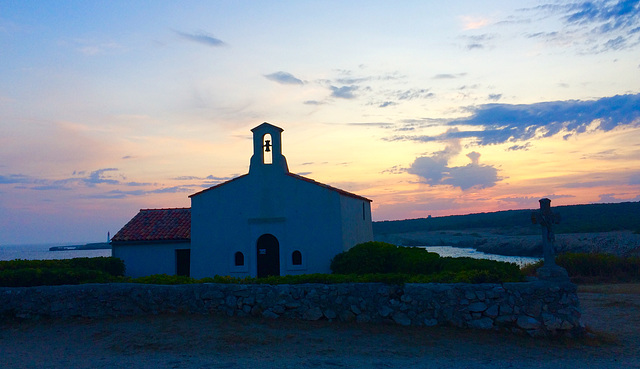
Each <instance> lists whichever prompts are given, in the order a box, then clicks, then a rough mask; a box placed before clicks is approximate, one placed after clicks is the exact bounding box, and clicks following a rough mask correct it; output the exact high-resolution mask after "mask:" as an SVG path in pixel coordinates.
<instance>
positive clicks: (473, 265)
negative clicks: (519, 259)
mask: <svg viewBox="0 0 640 369" xmlns="http://www.w3.org/2000/svg"><path fill="white" fill-rule="evenodd" d="M331 270H332V271H333V273H334V274H356V275H361V274H367V273H378V274H387V273H396V274H405V275H409V276H416V277H415V278H412V279H410V280H412V281H416V283H417V281H424V282H425V283H426V282H446V283H450V282H466V283H498V282H517V281H521V280H522V279H523V275H522V273H521V271H520V268H519V267H518V266H517V265H516V264H513V263H505V262H499V261H494V260H485V259H473V258H449V257H445V258H441V257H440V256H439V255H438V254H436V253H432V252H427V251H426V250H424V249H422V248H417V247H415V248H414V247H398V246H395V245H391V244H388V243H384V242H366V243H362V244H359V245H356V246H354V247H353V248H351V249H349V250H348V251H345V252H343V253H340V254H338V255H336V256H335V257H334V258H333V260H332V261H331ZM418 276H419V277H418Z"/></svg>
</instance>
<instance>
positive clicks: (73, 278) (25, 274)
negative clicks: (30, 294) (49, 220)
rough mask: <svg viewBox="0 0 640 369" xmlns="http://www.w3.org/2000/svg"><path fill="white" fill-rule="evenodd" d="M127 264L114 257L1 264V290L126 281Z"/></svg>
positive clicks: (14, 261)
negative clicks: (125, 267)
mask: <svg viewBox="0 0 640 369" xmlns="http://www.w3.org/2000/svg"><path fill="white" fill-rule="evenodd" d="M123 275H124V262H123V261H122V260H120V259H117V258H113V257H97V258H76V259H63V260H10V261H0V286H2V287H31V286H44V285H49V286H54V285H63V284H82V283H108V282H116V281H122V280H123V279H124V278H123V277H122V276H123Z"/></svg>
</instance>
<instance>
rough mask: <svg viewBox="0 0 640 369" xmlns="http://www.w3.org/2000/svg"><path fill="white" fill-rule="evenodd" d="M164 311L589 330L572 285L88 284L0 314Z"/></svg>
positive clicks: (36, 297)
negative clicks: (584, 322)
mask: <svg viewBox="0 0 640 369" xmlns="http://www.w3.org/2000/svg"><path fill="white" fill-rule="evenodd" d="M159 313H200V314H227V315H229V316H261V317H266V318H272V319H280V318H288V319H302V320H319V319H325V320H330V321H335V320H338V321H357V322H375V323H395V324H400V325H405V326H408V325H412V326H434V325H451V326H456V327H463V328H477V329H489V330H491V329H492V330H507V331H512V332H518V333H525V334H529V335H532V336H556V335H569V336H576V335H580V334H581V333H582V332H583V326H582V324H581V322H580V310H579V302H578V297H577V294H576V286H575V285H573V284H571V283H569V282H563V283H553V282H546V281H540V280H538V281H532V282H525V283H504V284H435V283H434V284H431V283H429V284H405V285H403V286H399V285H387V284H381V283H345V284H328V285H325V284H300V285H236V284H191V285H173V286H166V285H146V284H85V285H77V286H47V287H24V288H0V316H3V317H5V318H12V317H13V318H16V317H17V318H24V319H29V318H39V317H105V316H123V315H139V314H159Z"/></svg>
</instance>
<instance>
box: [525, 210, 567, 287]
mask: <svg viewBox="0 0 640 369" xmlns="http://www.w3.org/2000/svg"><path fill="white" fill-rule="evenodd" d="M531 222H532V223H533V224H540V225H541V226H542V252H543V255H544V264H543V266H542V267H540V268H538V270H537V271H536V273H537V274H538V278H540V279H545V280H566V279H569V274H568V273H567V271H566V269H564V268H563V267H561V266H559V265H557V264H556V250H555V241H556V236H555V234H554V233H553V225H554V224H559V223H560V214H556V213H554V212H552V211H551V200H549V199H547V198H544V199H540V210H538V211H535V212H533V213H532V214H531Z"/></svg>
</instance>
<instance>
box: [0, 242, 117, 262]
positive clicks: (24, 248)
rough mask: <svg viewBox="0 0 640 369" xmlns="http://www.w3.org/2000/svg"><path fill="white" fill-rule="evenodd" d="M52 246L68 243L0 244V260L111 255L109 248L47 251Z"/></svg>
mask: <svg viewBox="0 0 640 369" xmlns="http://www.w3.org/2000/svg"><path fill="white" fill-rule="evenodd" d="M76 245H77V244H76ZM52 246H69V245H67V244H59V243H51V244H35V245H0V260H14V259H23V260H53V259H73V258H94V257H98V256H111V249H101V250H64V251H49V248H50V247H52Z"/></svg>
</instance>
